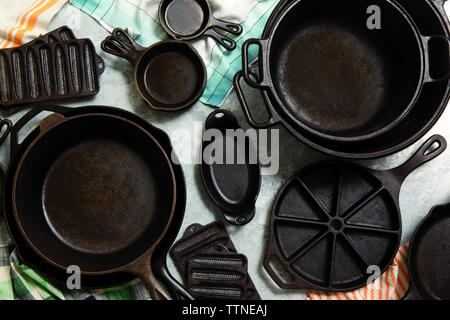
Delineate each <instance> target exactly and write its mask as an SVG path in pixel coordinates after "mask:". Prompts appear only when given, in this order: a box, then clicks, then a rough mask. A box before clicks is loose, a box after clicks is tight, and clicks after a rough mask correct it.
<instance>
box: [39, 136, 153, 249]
mask: <svg viewBox="0 0 450 320" xmlns="http://www.w3.org/2000/svg"><path fill="white" fill-rule="evenodd" d="M118 169H120V170H118ZM156 190H157V183H156V181H155V178H154V175H153V174H152V171H151V170H150V168H149V166H148V164H147V163H146V161H145V160H144V159H143V158H142V157H141V155H140V154H139V153H137V152H136V151H135V150H133V149H131V148H129V147H127V146H126V145H124V144H122V143H118V142H115V141H114V140H107V139H104V138H100V139H95V138H94V139H88V140H85V141H82V142H80V143H79V144H77V145H75V146H72V147H71V148H70V149H68V150H67V151H65V152H64V153H63V154H61V155H60V156H59V157H58V158H57V160H56V161H55V162H54V163H53V165H52V167H51V168H50V170H49V173H48V174H47V177H46V179H45V182H44V186H43V197H42V198H43V206H44V214H45V216H46V219H47V221H48V223H49V225H50V227H51V229H52V230H53V232H54V233H55V234H56V235H57V237H58V238H59V239H60V240H61V241H63V242H64V243H66V244H67V245H69V246H71V247H74V248H75V249H77V250H81V251H86V252H92V253H102V254H105V253H110V252H112V251H116V250H120V249H122V248H124V247H126V246H127V245H129V244H130V243H133V242H134V241H135V240H136V239H138V238H139V237H140V236H141V235H142V233H143V232H144V231H145V230H146V229H148V228H149V227H150V226H151V224H152V220H153V219H154V211H155V209H156V208H155V199H154V198H153V197H152V196H150V195H154V194H155V193H156Z"/></svg>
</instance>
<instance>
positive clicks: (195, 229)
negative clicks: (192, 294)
mask: <svg viewBox="0 0 450 320" xmlns="http://www.w3.org/2000/svg"><path fill="white" fill-rule="evenodd" d="M217 246H220V247H221V246H223V247H225V248H226V249H227V250H228V252H230V253H233V254H235V253H237V250H236V247H235V246H234V244H233V242H232V241H231V239H230V236H229V234H228V232H227V231H226V229H225V227H224V225H223V224H221V223H218V222H213V223H210V224H208V225H206V226H202V225H200V224H192V225H190V226H189V227H187V229H186V231H185V233H184V234H183V237H182V238H181V239H180V240H178V241H177V242H176V243H175V244H174V245H173V247H172V249H170V256H171V257H172V259H173V260H174V262H175V266H176V267H177V268H178V270H179V271H180V273H181V274H182V275H183V277H184V278H185V279H187V278H188V276H189V275H188V270H189V261H190V259H191V258H193V257H196V256H199V255H200V256H201V255H204V254H206V255H208V254H211V253H216V251H217V250H216V248H217ZM208 291H209V290H208ZM244 291H245V292H244V294H243V295H241V296H240V298H243V299H248V300H261V297H260V296H259V294H258V291H257V290H256V288H255V285H254V284H253V281H252V280H251V278H250V276H248V282H247V284H246V285H245V286H244ZM229 292H230V291H228V293H229Z"/></svg>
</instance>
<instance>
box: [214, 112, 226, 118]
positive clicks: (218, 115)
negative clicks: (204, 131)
mask: <svg viewBox="0 0 450 320" xmlns="http://www.w3.org/2000/svg"><path fill="white" fill-rule="evenodd" d="M224 116H225V114H224V113H223V112H218V113H216V115H215V117H216V118H217V119H220V118H223V117H224Z"/></svg>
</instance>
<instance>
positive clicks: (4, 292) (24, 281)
mask: <svg viewBox="0 0 450 320" xmlns="http://www.w3.org/2000/svg"><path fill="white" fill-rule="evenodd" d="M10 248H11V247H9V246H7V245H0V301H1V300H147V299H149V298H150V297H149V294H148V292H147V290H146V289H145V287H144V286H143V284H142V282H141V281H140V280H138V279H136V280H134V281H132V282H130V283H127V284H125V285H122V286H120V287H115V288H108V289H100V290H89V291H87V290H85V291H84V290H68V289H66V288H59V287H58V286H56V285H54V284H51V283H50V282H48V281H47V280H46V279H45V278H43V277H42V276H41V275H39V274H38V273H36V272H35V271H34V270H33V269H30V268H29V267H27V266H26V265H24V264H22V263H21V262H20V261H19V259H18V258H17V255H16V253H15V251H12V252H10Z"/></svg>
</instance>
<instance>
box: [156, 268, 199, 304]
mask: <svg viewBox="0 0 450 320" xmlns="http://www.w3.org/2000/svg"><path fill="white" fill-rule="evenodd" d="M153 266H154V268H153V269H154V270H153V271H154V272H155V275H156V276H157V277H159V278H160V279H161V281H162V282H163V283H164V285H165V286H166V288H167V291H168V292H169V294H170V295H171V297H172V298H174V299H175V300H194V298H193V297H192V295H191V294H190V293H189V292H188V291H187V290H186V289H185V288H184V287H183V286H182V285H181V283H179V282H178V281H177V280H176V279H175V278H174V277H173V276H172V275H171V274H170V272H169V270H168V269H167V265H166V263H165V261H159V260H158V261H155V263H154V264H153Z"/></svg>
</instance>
